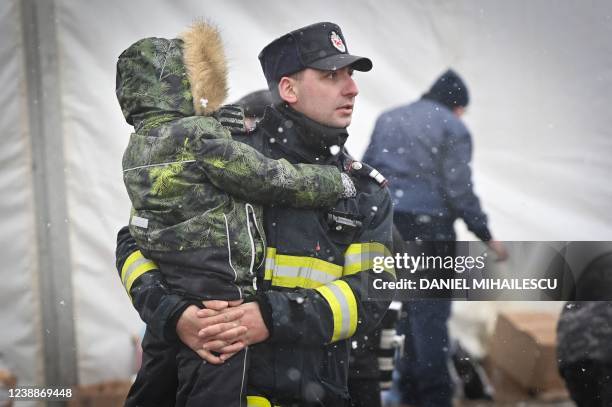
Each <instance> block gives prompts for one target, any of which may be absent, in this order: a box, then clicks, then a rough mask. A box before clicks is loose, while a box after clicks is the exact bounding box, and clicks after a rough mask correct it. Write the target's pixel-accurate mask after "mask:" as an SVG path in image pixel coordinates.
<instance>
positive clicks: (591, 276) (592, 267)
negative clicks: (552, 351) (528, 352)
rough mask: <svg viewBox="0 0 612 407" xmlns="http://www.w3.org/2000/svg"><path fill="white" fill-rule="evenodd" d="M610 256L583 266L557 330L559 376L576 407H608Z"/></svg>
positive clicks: (611, 379)
mask: <svg viewBox="0 0 612 407" xmlns="http://www.w3.org/2000/svg"><path fill="white" fill-rule="evenodd" d="M611 275H612V253H610V252H608V253H607V254H604V255H601V256H599V257H597V258H596V259H593V261H592V262H591V263H590V264H589V265H588V266H587V268H586V270H585V271H584V273H583V275H582V276H581V277H580V279H579V281H578V285H577V292H576V298H577V299H579V300H580V299H585V298H589V299H592V300H593V301H570V302H567V303H566V304H565V306H564V307H563V311H562V312H561V317H560V318H559V324H558V326H557V356H558V360H559V372H560V374H561V377H563V379H564V380H565V384H566V387H567V389H568V390H569V392H570V395H571V397H572V399H573V400H574V401H575V402H576V404H577V405H578V406H579V407H583V406H584V407H587V406H588V407H604V406H612V301H610V293H611V292H612V278H611V277H610V276H611Z"/></svg>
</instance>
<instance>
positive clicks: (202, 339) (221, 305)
mask: <svg viewBox="0 0 612 407" xmlns="http://www.w3.org/2000/svg"><path fill="white" fill-rule="evenodd" d="M241 303H242V301H230V302H228V301H219V300H213V301H205V302H204V306H205V307H206V308H205V309H199V308H198V307H196V306H195V305H192V306H190V307H188V308H187V309H185V311H184V312H183V314H182V315H181V317H180V319H179V321H178V323H177V324H176V332H177V334H178V336H179V338H180V339H181V341H183V343H184V344H185V345H187V346H188V347H189V348H191V349H192V350H193V351H194V352H196V353H197V354H198V355H199V356H200V357H201V358H202V359H204V360H206V361H207V362H209V363H211V364H221V363H223V362H224V361H226V360H227V359H229V358H230V357H232V356H233V355H234V354H235V353H236V352H239V351H240V350H242V349H243V348H244V347H245V346H247V345H251V344H254V343H258V342H262V341H264V340H266V339H267V338H268V336H269V332H268V329H267V327H266V325H265V323H264V321H263V318H262V316H261V312H260V310H259V305H258V304H257V303H256V302H250V303H247V304H241ZM212 352H217V353H218V354H219V355H215V354H213V353H212Z"/></svg>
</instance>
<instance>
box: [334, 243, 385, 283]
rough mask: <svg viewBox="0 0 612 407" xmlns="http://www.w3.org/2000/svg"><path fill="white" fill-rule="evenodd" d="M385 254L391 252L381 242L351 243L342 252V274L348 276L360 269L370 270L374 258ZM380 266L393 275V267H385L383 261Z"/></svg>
mask: <svg viewBox="0 0 612 407" xmlns="http://www.w3.org/2000/svg"><path fill="white" fill-rule="evenodd" d="M386 256H391V252H389V250H388V249H387V248H386V247H385V245H383V244H381V243H377V242H372V243H353V244H351V245H350V246H349V247H348V248H347V249H346V251H345V252H344V271H343V275H344V276H348V275H351V274H356V273H359V272H360V271H365V270H371V269H372V268H373V267H374V258H376V257H386ZM381 267H383V268H384V270H385V271H386V272H388V273H391V274H393V275H395V269H394V268H393V267H385V266H384V263H381Z"/></svg>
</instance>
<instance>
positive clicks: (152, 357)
mask: <svg viewBox="0 0 612 407" xmlns="http://www.w3.org/2000/svg"><path fill="white" fill-rule="evenodd" d="M176 352H177V348H176V345H169V344H168V343H166V342H165V341H164V340H163V339H160V338H158V337H156V336H155V335H153V334H152V333H151V332H150V331H149V329H147V330H146V332H145V335H144V338H143V339H142V364H141V366H140V370H139V371H138V374H137V375H136V380H135V381H134V384H132V388H131V389H130V392H129V393H128V396H127V399H126V400H125V406H126V407H173V406H174V404H175V400H176V389H177V386H178V381H177V367H176Z"/></svg>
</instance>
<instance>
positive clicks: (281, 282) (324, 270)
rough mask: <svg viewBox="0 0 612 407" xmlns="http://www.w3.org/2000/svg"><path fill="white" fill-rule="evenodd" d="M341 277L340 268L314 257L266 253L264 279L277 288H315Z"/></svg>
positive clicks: (273, 250)
mask: <svg viewBox="0 0 612 407" xmlns="http://www.w3.org/2000/svg"><path fill="white" fill-rule="evenodd" d="M340 277H342V267H341V266H339V265H337V264H334V263H330V262H327V261H324V260H321V259H318V258H316V257H306V256H290V255H286V254H276V249H275V248H268V250H267V251H266V267H265V271H264V279H265V280H271V282H272V285H274V286H279V287H287V288H294V287H302V288H316V287H319V286H322V285H324V284H327V283H330V282H332V281H335V280H337V279H338V278H340Z"/></svg>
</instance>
